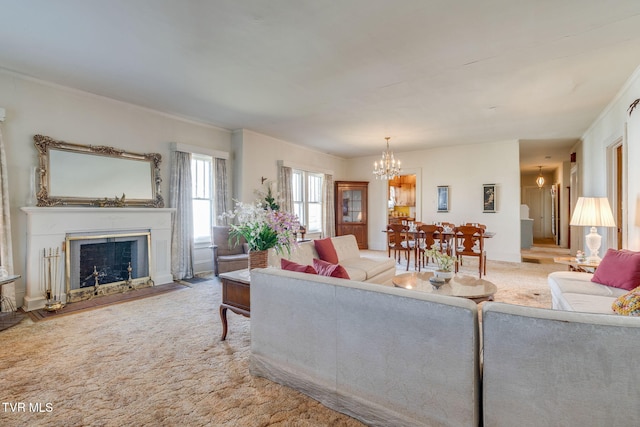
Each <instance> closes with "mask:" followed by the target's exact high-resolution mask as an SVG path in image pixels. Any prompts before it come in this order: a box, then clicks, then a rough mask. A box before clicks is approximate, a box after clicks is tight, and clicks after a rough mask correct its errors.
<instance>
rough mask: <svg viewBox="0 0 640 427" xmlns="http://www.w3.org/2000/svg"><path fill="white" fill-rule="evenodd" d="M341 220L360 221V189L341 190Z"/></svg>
mask: <svg viewBox="0 0 640 427" xmlns="http://www.w3.org/2000/svg"><path fill="white" fill-rule="evenodd" d="M342 222H362V190H344V191H343V192H342Z"/></svg>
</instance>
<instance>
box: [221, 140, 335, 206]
mask: <svg viewBox="0 0 640 427" xmlns="http://www.w3.org/2000/svg"><path fill="white" fill-rule="evenodd" d="M233 158H234V160H235V162H234V163H235V166H236V169H235V172H234V182H236V183H237V184H238V185H237V187H236V188H234V194H233V197H234V198H236V199H238V200H240V201H243V202H251V201H253V200H255V199H256V195H255V190H257V189H260V188H261V179H262V178H263V177H264V178H267V179H269V180H271V181H273V182H274V188H275V183H277V181H278V161H281V160H282V161H285V162H286V163H287V164H289V165H293V166H294V167H299V168H301V169H304V170H310V171H316V172H324V173H326V172H332V173H333V179H334V181H338V180H341V179H345V178H344V177H345V170H346V169H347V161H346V160H345V159H343V158H341V157H337V156H333V155H330V154H325V153H321V152H319V151H315V150H311V149H308V148H305V147H302V146H300V145H295V144H292V143H290V142H286V141H282V140H280V139H277V138H272V137H270V136H267V135H263V134H260V133H257V132H252V131H249V130H246V129H243V130H239V131H235V132H234V135H233Z"/></svg>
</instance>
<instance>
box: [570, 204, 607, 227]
mask: <svg viewBox="0 0 640 427" xmlns="http://www.w3.org/2000/svg"><path fill="white" fill-rule="evenodd" d="M569 224H570V225H581V226H585V227H615V226H616V221H615V220H614V219H613V213H612V212H611V206H609V200H608V199H607V198H606V197H579V198H578V202H577V203H576V208H575V209H574V211H573V216H572V217H571V222H570V223H569Z"/></svg>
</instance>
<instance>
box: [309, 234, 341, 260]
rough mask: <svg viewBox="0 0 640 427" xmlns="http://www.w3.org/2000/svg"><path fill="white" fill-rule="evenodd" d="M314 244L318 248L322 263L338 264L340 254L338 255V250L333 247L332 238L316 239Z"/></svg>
mask: <svg viewBox="0 0 640 427" xmlns="http://www.w3.org/2000/svg"><path fill="white" fill-rule="evenodd" d="M313 244H314V245H315V247H316V252H318V257H319V258H320V259H321V260H322V261H327V262H330V263H331V264H337V263H338V254H337V253H336V248H335V247H334V246H333V242H332V241H331V237H327V238H326V239H316V240H314V241H313Z"/></svg>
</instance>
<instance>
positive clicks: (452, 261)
mask: <svg viewBox="0 0 640 427" xmlns="http://www.w3.org/2000/svg"><path fill="white" fill-rule="evenodd" d="M425 255H426V256H429V257H431V258H433V259H434V260H435V261H436V264H437V265H438V268H437V269H436V270H435V271H434V272H433V274H434V276H435V277H440V278H442V279H444V280H445V281H446V282H448V281H449V280H451V278H452V277H453V274H454V273H453V267H454V266H455V265H456V258H455V257H453V256H451V255H447V254H446V253H444V252H440V251H439V250H438V249H435V248H433V247H432V248H431V249H428V250H426V251H425Z"/></svg>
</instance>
